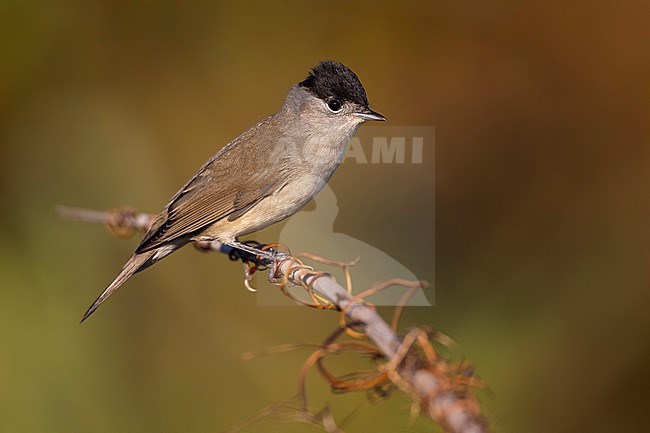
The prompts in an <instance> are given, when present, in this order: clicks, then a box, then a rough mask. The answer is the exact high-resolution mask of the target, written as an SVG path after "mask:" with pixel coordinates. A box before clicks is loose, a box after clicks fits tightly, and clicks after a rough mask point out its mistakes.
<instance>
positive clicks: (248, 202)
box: [136, 154, 288, 253]
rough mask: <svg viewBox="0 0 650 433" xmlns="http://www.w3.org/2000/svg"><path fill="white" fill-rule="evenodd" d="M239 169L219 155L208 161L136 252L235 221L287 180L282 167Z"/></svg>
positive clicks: (150, 230)
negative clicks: (222, 222)
mask: <svg viewBox="0 0 650 433" xmlns="http://www.w3.org/2000/svg"><path fill="white" fill-rule="evenodd" d="M238 165H239V164H237V163H234V164H233V161H232V160H230V158H223V159H221V158H219V154H217V155H216V157H215V158H213V159H212V160H210V161H208V162H207V163H206V165H204V166H203V167H202V168H201V170H199V172H198V173H197V174H196V175H195V176H194V177H193V178H192V179H191V180H190V181H189V182H188V183H187V184H186V185H185V186H184V187H183V188H181V190H180V191H178V193H176V195H175V196H174V197H173V198H172V200H171V202H170V203H169V204H168V205H167V207H166V208H165V209H164V210H163V211H162V212H161V213H160V214H159V215H158V217H157V218H156V220H155V221H154V223H153V224H152V226H151V228H150V229H149V230H148V231H147V233H146V234H145V236H144V238H143V239H142V242H141V243H140V245H139V246H138V248H137V249H136V252H137V253H142V252H145V251H149V250H151V249H153V248H157V247H159V246H161V245H163V244H166V243H169V242H171V241H174V240H177V239H178V238H181V237H185V238H187V237H190V236H192V235H193V234H195V233H196V232H197V231H198V230H200V229H202V228H204V227H207V226H209V225H211V224H213V223H215V222H216V221H218V220H220V219H222V218H226V217H228V218H229V219H230V220H235V219H237V218H239V217H240V216H241V215H243V214H244V213H245V212H246V211H247V210H248V209H250V208H251V207H253V206H255V205H256V204H257V203H258V202H259V201H260V200H262V199H263V198H264V197H267V196H269V195H271V194H273V193H274V192H275V191H277V190H278V189H280V188H282V187H283V186H284V185H285V184H286V182H287V180H288V175H287V172H286V171H285V170H283V169H282V165H280V166H279V167H276V168H275V169H273V170H268V168H267V169H266V170H264V169H258V167H254V162H253V163H252V164H249V166H248V167H239V166H238ZM251 165H253V166H251ZM260 168H263V167H260Z"/></svg>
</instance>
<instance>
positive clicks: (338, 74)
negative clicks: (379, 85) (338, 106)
mask: <svg viewBox="0 0 650 433" xmlns="http://www.w3.org/2000/svg"><path fill="white" fill-rule="evenodd" d="M298 85H299V86H301V87H304V88H305V89H307V90H309V91H310V92H311V93H312V94H314V95H315V96H317V97H319V98H320V99H322V100H327V99H328V98H335V99H338V100H340V101H349V102H354V103H356V104H359V105H362V106H364V107H367V106H368V98H367V97H366V91H365V90H364V89H363V86H362V85H361V81H359V77H357V75H356V74H355V73H354V72H352V71H351V70H350V69H349V68H348V67H347V66H345V65H343V64H342V63H339V62H334V61H332V60H325V61H323V62H320V63H319V64H318V65H317V66H316V67H314V69H312V70H311V72H310V73H309V76H308V77H307V78H305V79H304V80H303V81H301V82H300V83H298Z"/></svg>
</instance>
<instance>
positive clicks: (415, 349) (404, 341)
mask: <svg viewBox="0 0 650 433" xmlns="http://www.w3.org/2000/svg"><path fill="white" fill-rule="evenodd" d="M57 212H58V214H59V215H60V216H62V217H65V218H68V219H74V220H80V221H89V222H99V223H103V224H106V225H107V226H108V227H109V229H110V230H111V232H112V233H113V234H115V235H117V236H127V235H130V234H132V233H133V232H134V231H136V230H139V231H145V230H146V229H147V228H148V227H149V225H150V224H151V222H152V221H153V216H152V215H148V214H143V213H139V212H136V211H134V210H133V209H130V208H125V209H123V210H121V211H115V212H98V211H90V210H85V209H78V208H70V207H59V208H57ZM195 246H196V247H197V248H199V249H200V250H203V251H215V252H221V253H226V254H232V248H230V247H228V246H226V245H223V244H221V243H220V242H217V241H213V242H197V243H196V245H195ZM231 257H232V255H231ZM239 258H241V257H239ZM248 261H250V262H255V258H252V257H248ZM332 263H335V262H332ZM346 270H347V268H346ZM270 273H271V278H270V279H275V281H276V283H277V282H278V281H279V282H281V284H280V285H281V286H282V288H283V290H284V285H285V284H286V283H287V282H288V283H292V284H295V285H298V286H302V287H304V288H305V289H306V290H307V292H308V293H309V294H310V296H312V300H314V302H315V305H314V306H321V307H326V308H331V309H336V310H338V311H341V312H343V313H344V314H345V315H346V316H347V318H348V320H349V322H351V323H354V324H355V325H360V327H361V328H362V330H363V333H364V334H365V336H367V338H368V339H369V340H370V341H372V343H373V344H374V345H375V346H376V348H377V351H378V352H379V353H380V354H381V355H382V356H383V358H384V359H385V360H386V361H387V362H386V364H384V365H383V366H382V368H383V372H385V373H386V376H387V377H388V378H390V380H391V381H392V382H393V384H394V385H395V386H397V387H398V388H400V389H401V390H402V391H404V392H406V393H408V394H410V395H411V397H412V398H413V399H414V403H415V404H416V405H417V407H419V408H420V409H421V410H422V411H423V412H424V413H425V414H426V415H427V416H428V417H430V418H431V419H433V420H435V421H436V422H438V423H439V424H440V425H441V426H442V427H443V428H444V429H445V431H447V432H454V433H481V432H487V431H488V427H487V423H486V421H485V419H484V418H483V416H482V415H481V413H480V410H479V408H478V405H477V404H476V401H475V399H474V398H473V397H472V396H471V395H470V394H469V392H467V389H466V387H459V386H455V385H457V383H458V382H456V381H454V380H455V379H457V378H452V379H450V378H449V376H447V375H445V374H444V373H445V371H444V368H441V367H440V366H439V364H438V359H437V355H436V353H435V350H434V349H433V347H432V346H431V344H430V342H429V335H428V333H427V332H426V331H425V330H423V329H419V328H418V329H414V330H412V331H411V332H409V333H408V334H407V335H406V336H405V337H403V338H402V337H401V336H399V335H398V334H397V333H396V332H395V330H394V329H393V328H395V327H396V326H395V323H396V320H393V326H392V327H391V325H389V324H388V323H386V322H385V321H384V320H383V319H382V317H381V316H379V314H377V312H376V311H375V309H374V308H373V307H372V305H370V304H368V303H367V302H365V301H364V300H363V297H362V296H359V295H354V294H352V293H349V292H348V290H347V289H346V288H344V287H342V286H341V285H340V284H339V283H338V282H337V281H336V280H335V278H334V277H332V276H331V275H329V274H326V273H324V272H319V271H315V270H314V269H313V268H311V267H309V266H305V265H304V264H303V263H302V262H301V261H300V260H299V259H297V258H294V257H291V258H289V259H282V260H280V261H279V262H278V263H275V264H274V266H272V268H271V269H270ZM389 283H390V281H389ZM380 289H381V288H371V289H369V290H368V291H367V292H376V291H377V290H380ZM285 294H286V292H285ZM400 311H401V308H400ZM315 353H316V352H315ZM444 365H446V364H444Z"/></svg>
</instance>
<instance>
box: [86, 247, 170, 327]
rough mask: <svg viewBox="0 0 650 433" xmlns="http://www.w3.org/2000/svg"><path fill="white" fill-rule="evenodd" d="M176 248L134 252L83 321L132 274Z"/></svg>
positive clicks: (89, 309) (87, 312)
mask: <svg viewBox="0 0 650 433" xmlns="http://www.w3.org/2000/svg"><path fill="white" fill-rule="evenodd" d="M176 248H177V246H172V245H169V246H164V247H161V248H157V249H154V250H150V251H145V252H143V253H136V254H133V255H132V256H131V258H130V259H129V260H128V261H127V262H126V264H125V265H124V267H123V268H122V271H121V272H120V273H119V275H118V276H117V277H115V279H114V280H113V282H112V283H111V284H110V285H109V286H108V287H107V288H106V290H104V291H103V292H102V294H101V295H99V297H98V298H97V299H96V300H95V302H93V304H92V305H91V306H90V308H88V311H86V314H84V316H83V318H82V319H81V322H83V321H84V320H86V319H87V318H88V317H90V315H91V314H93V313H94V312H95V310H96V309H97V308H99V306H100V305H101V304H102V302H104V301H105V300H106V299H108V297H109V296H111V295H112V294H113V292H115V291H116V290H117V289H119V288H120V286H121V285H122V284H124V282H125V281H126V280H128V279H129V278H130V277H131V275H133V274H135V273H137V272H140V271H142V270H144V269H146V268H148V267H149V266H151V265H153V264H154V263H155V262H157V261H158V260H160V259H162V258H163V257H165V256H167V255H168V254H170V253H171V252H173V251H174V250H175V249H176Z"/></svg>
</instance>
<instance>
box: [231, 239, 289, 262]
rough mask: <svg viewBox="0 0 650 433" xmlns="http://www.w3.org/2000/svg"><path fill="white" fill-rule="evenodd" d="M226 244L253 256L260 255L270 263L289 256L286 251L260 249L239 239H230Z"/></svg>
mask: <svg viewBox="0 0 650 433" xmlns="http://www.w3.org/2000/svg"><path fill="white" fill-rule="evenodd" d="M228 245H230V246H231V247H233V248H237V249H238V250H242V251H245V252H247V253H250V254H253V255H254V256H259V257H262V258H263V259H266V260H268V261H269V262H271V263H276V262H277V261H278V260H282V259H288V258H289V257H290V255H289V254H287V253H283V252H279V251H271V250H262V249H259V248H255V247H251V246H250V245H246V244H243V243H241V242H239V241H231V242H229V243H228Z"/></svg>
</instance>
